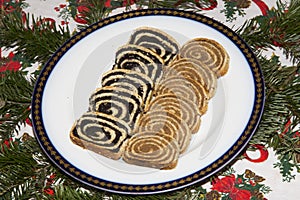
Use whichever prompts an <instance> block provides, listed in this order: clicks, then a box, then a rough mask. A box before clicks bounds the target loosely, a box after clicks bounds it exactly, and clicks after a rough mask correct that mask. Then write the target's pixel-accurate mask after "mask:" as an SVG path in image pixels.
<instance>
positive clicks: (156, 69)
mask: <svg viewBox="0 0 300 200" xmlns="http://www.w3.org/2000/svg"><path fill="white" fill-rule="evenodd" d="M163 65H164V61H163V60H162V58H160V57H159V56H158V55H157V54H156V53H155V52H153V51H151V50H148V49H146V48H144V47H141V46H137V45H125V46H122V47H121V48H120V49H119V50H118V51H117V53H116V59H115V64H114V66H113V69H129V70H134V71H138V72H141V73H143V74H146V75H147V76H149V77H150V78H151V80H153V82H157V81H159V80H160V79H161V77H162V67H163Z"/></svg>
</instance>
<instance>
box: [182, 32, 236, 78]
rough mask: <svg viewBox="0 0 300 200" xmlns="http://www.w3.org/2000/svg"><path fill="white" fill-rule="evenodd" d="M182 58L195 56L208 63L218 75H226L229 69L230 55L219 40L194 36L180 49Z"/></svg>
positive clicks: (194, 57)
mask: <svg viewBox="0 0 300 200" xmlns="http://www.w3.org/2000/svg"><path fill="white" fill-rule="evenodd" d="M178 56H179V57H180V58H193V59H197V60H199V61H201V62H203V63H204V64H206V65H207V66H208V67H209V68H210V69H212V70H213V71H214V72H215V73H216V75H217V77H221V76H224V75H225V74H226V73H227V71H228V69H229V62H230V57H229V54H228V52H227V51H226V49H225V48H224V47H223V46H222V45H221V44H220V43H218V42H217V41H215V40H212V39H208V38H193V39H191V40H189V41H188V42H186V43H185V44H184V45H183V46H182V47H181V49H180V51H179V54H178Z"/></svg>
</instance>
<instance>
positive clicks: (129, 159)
mask: <svg viewBox="0 0 300 200" xmlns="http://www.w3.org/2000/svg"><path fill="white" fill-rule="evenodd" d="M122 157H123V160H124V161H125V162H126V163H129V164H133V165H139V166H143V167H151V168H156V169H173V168H175V167H176V165H177V162H178V157H179V147H178V143H177V141H175V140H174V138H173V137H171V136H169V135H165V134H158V133H156V132H149V131H147V132H142V133H138V134H135V135H133V136H132V137H131V138H130V139H129V140H128V142H127V144H126V146H125V150H124V153H123V156H122Z"/></svg>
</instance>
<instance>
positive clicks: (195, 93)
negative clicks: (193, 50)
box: [154, 76, 208, 115]
mask: <svg viewBox="0 0 300 200" xmlns="http://www.w3.org/2000/svg"><path fill="white" fill-rule="evenodd" d="M167 93H174V94H175V95H176V96H178V97H180V98H185V99H189V100H191V101H192V102H194V103H195V104H197V105H198V110H199V113H200V114H201V115H203V114H205V112H206V111H207V108H208V94H207V91H206V90H205V88H204V86H203V85H201V84H200V83H199V82H197V81H195V80H194V79H191V78H190V77H183V76H169V77H165V78H164V79H163V80H162V81H160V82H159V84H158V86H157V89H156V91H155V94H154V95H155V96H158V95H162V94H167Z"/></svg>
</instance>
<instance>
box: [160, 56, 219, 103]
mask: <svg viewBox="0 0 300 200" xmlns="http://www.w3.org/2000/svg"><path fill="white" fill-rule="evenodd" d="M169 76H183V77H187V78H188V77H189V78H191V79H193V80H196V81H198V82H199V83H200V84H202V85H203V86H204V88H205V89H206V91H207V93H208V98H209V99H211V98H212V97H213V96H214V94H215V92H216V88H217V76H216V74H215V73H214V72H213V71H212V70H211V69H209V68H208V67H206V66H205V65H203V64H202V63H200V62H199V61H197V60H195V59H178V60H176V61H174V62H172V63H171V64H170V65H168V66H167V67H166V68H165V70H164V77H169Z"/></svg>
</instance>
